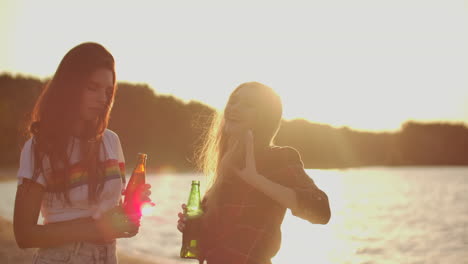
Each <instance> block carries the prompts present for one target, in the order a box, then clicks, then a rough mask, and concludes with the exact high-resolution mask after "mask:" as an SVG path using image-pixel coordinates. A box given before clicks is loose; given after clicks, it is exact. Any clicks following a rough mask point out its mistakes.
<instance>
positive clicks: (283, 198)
mask: <svg viewBox="0 0 468 264" xmlns="http://www.w3.org/2000/svg"><path fill="white" fill-rule="evenodd" d="M286 151H287V152H285V153H284V154H287V155H285V156H284V159H286V160H293V161H294V162H293V163H292V165H289V166H287V167H286V170H284V171H282V173H284V174H285V175H283V177H282V178H283V179H282V181H281V183H282V184H279V183H276V182H274V181H272V180H270V179H268V178H266V177H265V176H263V175H261V174H259V173H258V172H257V168H256V164H255V155H254V149H253V136H252V133H251V132H248V133H247V136H246V150H245V157H246V162H245V167H244V168H243V169H237V168H233V169H234V171H236V173H237V175H238V176H239V177H241V178H242V179H243V180H244V181H245V182H247V183H248V184H250V185H252V186H253V187H254V188H256V189H257V190H259V191H261V192H263V193H264V194H265V195H267V196H268V197H270V198H271V199H273V200H275V201H276V202H278V203H279V204H280V205H282V206H283V207H286V208H290V209H291V211H292V213H293V214H294V215H296V216H299V217H301V218H304V219H306V220H308V221H310V222H312V223H316V224H326V223H328V221H329V220H330V216H331V213H330V206H329V203H328V197H327V195H326V194H325V193H324V192H323V191H322V190H320V189H319V188H317V186H316V185H315V183H314V182H313V180H312V179H310V178H309V177H308V176H307V174H306V173H305V172H304V169H303V166H302V162H301V161H300V157H299V154H298V153H297V152H296V151H292V149H291V151H289V150H287V149H286ZM228 155H229V154H228ZM226 159H230V157H229V156H227V157H226Z"/></svg>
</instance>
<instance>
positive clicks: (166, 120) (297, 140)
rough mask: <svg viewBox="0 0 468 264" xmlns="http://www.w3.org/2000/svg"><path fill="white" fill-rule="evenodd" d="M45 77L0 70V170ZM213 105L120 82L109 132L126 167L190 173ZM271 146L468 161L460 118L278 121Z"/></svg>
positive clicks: (321, 163)
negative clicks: (394, 124)
mask: <svg viewBox="0 0 468 264" xmlns="http://www.w3.org/2000/svg"><path fill="white" fill-rule="evenodd" d="M46 81H47V80H40V79H37V78H34V77H25V76H19V75H17V76H12V75H10V74H8V73H3V74H1V75H0V132H1V135H0V149H1V151H0V167H16V166H18V162H19V156H20V151H21V148H22V145H23V143H24V142H25V140H26V139H27V137H26V134H25V132H26V129H27V128H26V127H25V124H26V120H27V118H28V115H29V114H30V113H31V111H32V108H33V106H34V102H35V100H36V98H37V97H38V96H39V94H40V91H41V89H42V88H43V87H44V84H45V82H46ZM214 111H215V110H214V109H213V108H212V107H210V106H208V105H205V104H203V103H200V102H197V101H190V102H184V101H182V100H180V99H178V98H176V97H173V96H167V95H161V94H158V93H156V92H155V91H154V90H153V89H151V87H149V86H148V85H147V84H132V83H119V84H118V91H117V94H116V98H115V104H114V108H113V110H112V113H111V119H110V123H109V129H111V130H113V131H115V132H116V133H117V134H118V135H119V137H120V140H121V143H122V146H123V149H124V155H125V157H126V160H127V164H128V165H127V166H130V167H131V166H132V165H131V164H134V162H135V158H136V154H137V153H138V152H144V153H147V154H148V167H149V169H151V170H169V171H175V172H184V171H192V170H193V169H194V163H193V157H194V152H195V151H196V149H197V147H198V144H199V142H200V138H201V135H202V133H203V132H204V129H205V128H206V127H207V126H208V124H209V122H210V120H211V117H212V115H213V113H214ZM276 143H277V144H278V145H289V146H292V147H294V148H296V149H297V150H299V152H300V153H301V156H302V160H303V162H304V165H305V167H306V168H346V167H358V166H406V165H468V158H467V157H468V129H467V127H466V126H465V125H464V124H463V123H459V124H451V123H417V122H407V123H405V124H403V126H402V128H401V129H400V130H399V131H397V132H382V133H374V132H372V133H371V132H361V131H354V130H352V129H349V128H347V127H342V128H335V127H332V126H328V125H323V124H316V123H312V122H309V121H307V120H304V119H294V120H283V121H282V124H281V128H280V131H279V133H278V136H277V139H276Z"/></svg>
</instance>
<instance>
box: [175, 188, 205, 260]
mask: <svg viewBox="0 0 468 264" xmlns="http://www.w3.org/2000/svg"><path fill="white" fill-rule="evenodd" d="M202 215H203V209H202V207H201V200H200V181H192V188H191V189H190V196H189V199H188V203H187V211H186V213H185V216H186V217H187V221H186V223H185V229H184V232H183V234H182V248H181V249H180V257H181V258H188V259H198V260H200V261H201V250H200V235H201V232H200V231H201V216H202Z"/></svg>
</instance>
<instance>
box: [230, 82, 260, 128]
mask: <svg viewBox="0 0 468 264" xmlns="http://www.w3.org/2000/svg"><path fill="white" fill-rule="evenodd" d="M255 118H256V108H255V103H254V95H253V93H252V89H248V88H246V87H243V88H240V89H238V90H236V91H235V92H234V93H233V94H232V95H231V97H230V98H229V101H228V104H227V105H226V108H225V109H224V121H225V124H224V126H225V128H224V129H225V132H226V133H227V134H228V135H231V136H236V135H237V136H239V135H241V134H243V132H246V131H247V129H252V128H253V125H254V120H255Z"/></svg>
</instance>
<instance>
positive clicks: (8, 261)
mask: <svg viewBox="0 0 468 264" xmlns="http://www.w3.org/2000/svg"><path fill="white" fill-rule="evenodd" d="M34 251H35V249H20V248H18V246H17V245H16V242H15V237H14V235H13V225H12V223H11V222H9V221H7V220H5V219H2V218H0V263H2V264H26V263H28V264H29V263H31V262H32V255H33V253H34ZM117 255H118V257H119V264H157V263H156V262H152V261H149V260H144V259H139V258H136V257H131V256H127V255H125V254H122V253H119V252H117Z"/></svg>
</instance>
